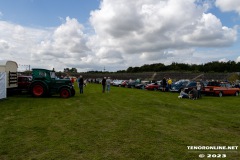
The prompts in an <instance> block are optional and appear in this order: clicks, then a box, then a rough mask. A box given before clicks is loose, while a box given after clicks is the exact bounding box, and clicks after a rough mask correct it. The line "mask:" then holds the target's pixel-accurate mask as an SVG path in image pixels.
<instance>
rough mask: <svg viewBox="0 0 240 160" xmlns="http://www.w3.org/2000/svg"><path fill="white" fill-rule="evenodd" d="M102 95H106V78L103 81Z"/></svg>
mask: <svg viewBox="0 0 240 160" xmlns="http://www.w3.org/2000/svg"><path fill="white" fill-rule="evenodd" d="M102 87H103V88H102V93H105V90H106V77H104V78H103V80H102Z"/></svg>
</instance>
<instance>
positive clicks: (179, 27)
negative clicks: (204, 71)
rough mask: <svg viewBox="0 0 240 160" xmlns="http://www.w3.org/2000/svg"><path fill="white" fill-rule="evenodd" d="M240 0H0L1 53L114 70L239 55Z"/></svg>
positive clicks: (57, 65)
mask: <svg viewBox="0 0 240 160" xmlns="http://www.w3.org/2000/svg"><path fill="white" fill-rule="evenodd" d="M239 32H240V1H239V0H0V60H12V61H16V62H17V63H18V65H19V68H18V70H19V71H22V70H26V69H28V66H29V65H30V67H31V68H45V69H52V68H54V69H55V70H56V71H63V69H64V68H77V70H78V72H86V71H103V70H104V69H105V70H106V71H118V70H126V69H127V68H128V67H136V66H142V65H144V64H153V63H163V64H165V65H169V64H171V63H172V62H177V63H187V64H204V63H208V62H212V61H221V62H227V61H236V62H240V35H239Z"/></svg>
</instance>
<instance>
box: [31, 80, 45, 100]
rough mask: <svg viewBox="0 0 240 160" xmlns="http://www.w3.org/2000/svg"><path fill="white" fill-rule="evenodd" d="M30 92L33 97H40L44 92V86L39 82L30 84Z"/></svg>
mask: <svg viewBox="0 0 240 160" xmlns="http://www.w3.org/2000/svg"><path fill="white" fill-rule="evenodd" d="M31 92H32V95H33V96H35V97H42V96H43V95H44V94H45V87H44V85H43V84H41V83H35V84H33V85H32V90H31Z"/></svg>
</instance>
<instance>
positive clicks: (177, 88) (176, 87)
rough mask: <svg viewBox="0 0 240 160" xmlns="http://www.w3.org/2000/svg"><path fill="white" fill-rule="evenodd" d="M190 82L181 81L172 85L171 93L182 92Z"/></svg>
mask: <svg viewBox="0 0 240 160" xmlns="http://www.w3.org/2000/svg"><path fill="white" fill-rule="evenodd" d="M189 82H190V81H189V80H188V79H181V80H179V81H177V82H174V83H173V84H172V87H171V88H170V89H169V91H171V92H181V90H182V89H184V88H185V87H186V85H187V84H188V83H189Z"/></svg>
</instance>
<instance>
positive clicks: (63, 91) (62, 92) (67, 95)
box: [61, 89, 70, 98]
mask: <svg viewBox="0 0 240 160" xmlns="http://www.w3.org/2000/svg"><path fill="white" fill-rule="evenodd" d="M69 96H70V93H69V91H68V90H67V89H63V90H62V91H61V97H63V98H68V97H69Z"/></svg>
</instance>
